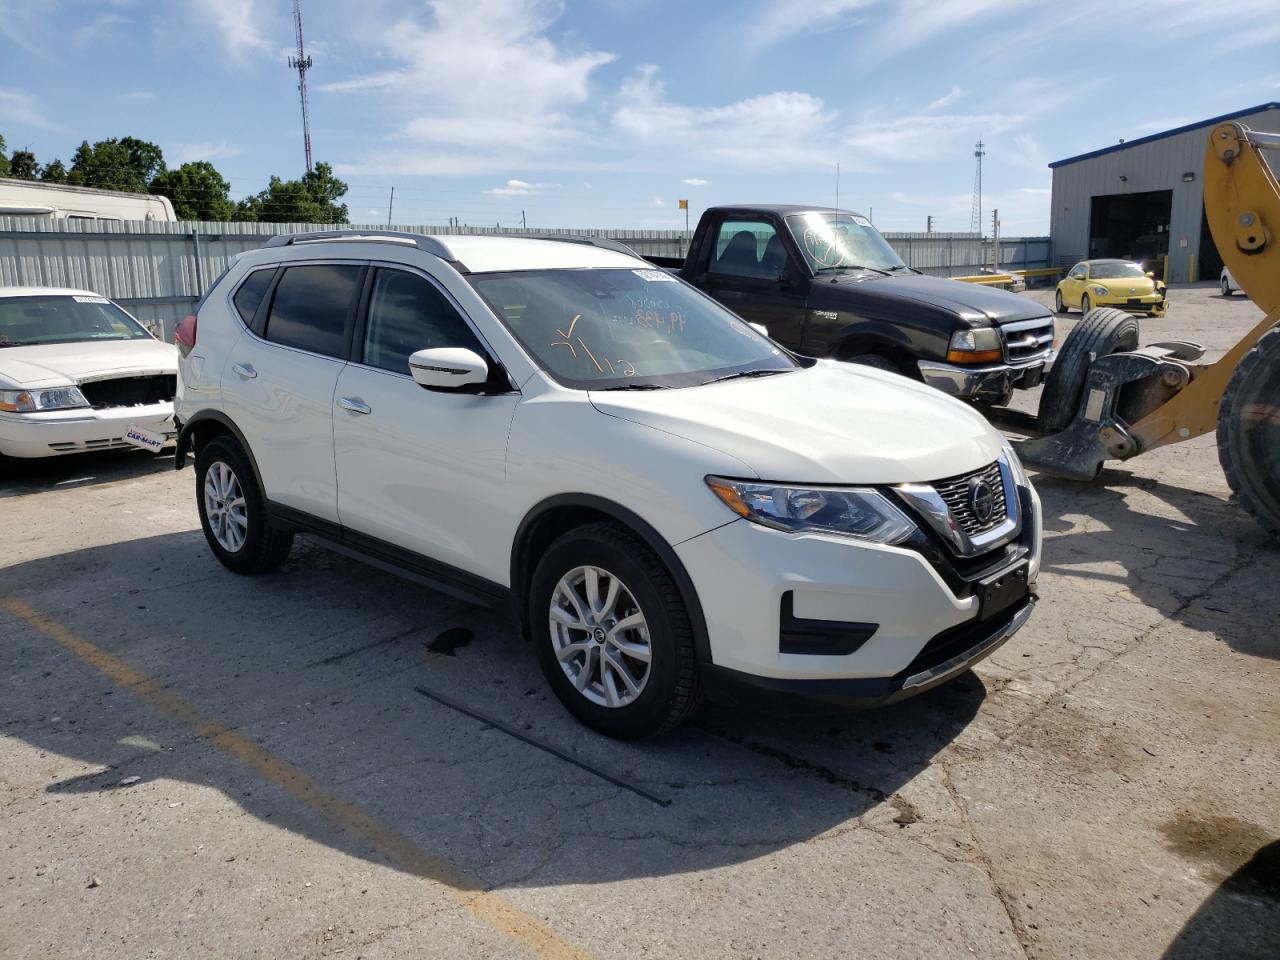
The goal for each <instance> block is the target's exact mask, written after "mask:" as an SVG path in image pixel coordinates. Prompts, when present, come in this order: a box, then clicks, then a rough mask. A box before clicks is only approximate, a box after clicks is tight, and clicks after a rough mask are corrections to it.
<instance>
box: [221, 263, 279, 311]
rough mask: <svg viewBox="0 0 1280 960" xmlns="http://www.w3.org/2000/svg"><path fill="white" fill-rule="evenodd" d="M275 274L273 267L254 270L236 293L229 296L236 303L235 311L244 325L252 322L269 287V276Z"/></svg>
mask: <svg viewBox="0 0 1280 960" xmlns="http://www.w3.org/2000/svg"><path fill="white" fill-rule="evenodd" d="M275 275H276V272H275V268H274V267H272V268H271V269H269V270H255V271H254V272H253V273H251V274H249V276H248V277H246V278H245V281H244V283H242V284H240V289H239V290H237V291H236V295H235V296H234V297H232V298H231V302H232V303H234V304H235V305H236V312H237V313H238V314H240V319H241V320H243V321H244V322H245V324H246V325H247V324H250V323H253V315H254V314H255V313H257V312H258V304H260V303H262V298H263V297H265V296H266V295H267V290H269V289H270V287H271V278H272V277H274V276H275Z"/></svg>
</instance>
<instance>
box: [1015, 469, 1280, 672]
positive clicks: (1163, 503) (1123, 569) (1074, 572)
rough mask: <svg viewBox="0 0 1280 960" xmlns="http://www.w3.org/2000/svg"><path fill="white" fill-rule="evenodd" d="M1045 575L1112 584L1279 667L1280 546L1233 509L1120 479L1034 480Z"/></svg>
mask: <svg viewBox="0 0 1280 960" xmlns="http://www.w3.org/2000/svg"><path fill="white" fill-rule="evenodd" d="M1034 482H1035V485H1036V489H1037V490H1038V491H1039V493H1040V497H1041V501H1042V503H1043V505H1044V530H1045V546H1044V564H1043V567H1042V569H1043V570H1044V571H1046V572H1048V573H1053V574H1058V575H1060V576H1064V577H1068V578H1073V579H1086V580H1093V581H1097V582H1099V583H1101V584H1104V585H1105V584H1114V585H1115V587H1116V588H1117V590H1119V589H1124V590H1127V591H1129V592H1130V593H1132V594H1133V596H1135V597H1137V598H1138V599H1139V600H1141V601H1142V602H1143V603H1145V604H1146V605H1148V606H1149V607H1151V608H1152V609H1154V610H1157V611H1159V612H1160V613H1161V614H1163V615H1164V616H1166V617H1170V618H1172V619H1174V620H1177V621H1178V622H1180V623H1184V624H1186V625H1188V626H1191V627H1193V628H1196V629H1200V630H1206V631H1211V632H1213V633H1215V634H1216V635H1217V636H1218V637H1219V638H1220V639H1221V640H1222V641H1223V642H1225V643H1227V644H1229V645H1230V646H1231V647H1232V648H1233V649H1235V650H1238V651H1240V652H1241V653H1246V654H1249V655H1251V656H1257V657H1270V658H1280V636H1277V634H1276V631H1275V629H1274V625H1275V624H1276V623H1280V593H1278V592H1277V591H1276V590H1275V589H1274V587H1273V586H1271V585H1272V584H1274V583H1275V582H1276V580H1277V578H1278V577H1280V545H1277V544H1276V542H1275V541H1274V540H1273V539H1271V538H1270V537H1268V536H1267V535H1266V534H1265V533H1264V532H1263V531H1262V529H1261V528H1260V527H1259V526H1258V525H1257V524H1256V523H1255V522H1254V520H1253V518H1251V517H1250V516H1249V515H1248V514H1247V513H1245V511H1244V510H1242V509H1241V508H1240V507H1239V506H1238V505H1237V504H1235V503H1234V502H1230V501H1225V500H1223V499H1221V498H1220V497H1216V496H1213V495H1212V494H1208V493H1202V492H1200V491H1197V490H1191V489H1187V488H1184V487H1179V486H1175V485H1173V484H1169V483H1164V482H1161V481H1159V480H1155V479H1153V478H1150V477H1144V476H1139V475H1136V474H1133V473H1131V472H1129V471H1126V470H1119V469H1114V468H1108V469H1104V470H1103V471H1102V473H1101V475H1100V476H1099V478H1098V479H1097V480H1096V481H1094V482H1093V483H1089V484H1081V483H1077V482H1075V481H1070V480H1061V479H1057V478H1052V477H1046V476H1036V477H1035V480H1034Z"/></svg>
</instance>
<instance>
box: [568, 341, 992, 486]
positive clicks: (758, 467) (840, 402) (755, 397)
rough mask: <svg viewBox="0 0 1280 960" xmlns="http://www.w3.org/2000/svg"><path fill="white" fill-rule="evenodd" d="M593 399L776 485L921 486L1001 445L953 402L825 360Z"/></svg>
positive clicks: (987, 458) (986, 457)
mask: <svg viewBox="0 0 1280 960" xmlns="http://www.w3.org/2000/svg"><path fill="white" fill-rule="evenodd" d="M590 396H591V402H592V404H594V405H595V407H596V409H598V410H599V411H600V412H601V413H605V414H608V415H609V416H611V417H619V418H621V419H623V420H630V421H633V422H635V423H640V424H644V425H646V426H650V427H654V428H656V429H658V430H663V431H666V432H667V433H671V434H675V435H676V436H679V437H684V438H685V439H688V440H693V441H696V442H697V443H701V444H703V445H705V446H708V447H712V448H714V449H716V450H718V451H720V452H721V453H726V454H729V455H730V456H733V457H737V458H738V459H739V460H742V461H743V462H744V463H746V464H747V465H749V466H750V467H751V468H752V469H753V470H755V471H756V473H757V474H758V475H759V477H760V478H763V479H767V480H775V481H778V482H780V483H812V484H846V485H847V484H864V483H865V484H889V483H924V482H928V481H932V480H940V479H942V478H944V477H952V476H955V475H956V474H959V473H966V472H968V471H970V470H976V469H978V468H979V467H982V466H985V465H986V464H988V463H990V462H991V461H993V460H995V459H996V457H997V456H999V454H1000V451H1001V449H1002V441H1001V438H1000V435H999V434H998V433H996V431H995V430H993V429H992V428H991V426H990V425H988V424H987V422H986V421H985V420H984V419H983V418H982V417H981V416H980V415H979V414H978V413H977V412H976V411H974V410H972V409H971V408H969V407H968V406H966V405H965V404H963V403H961V402H959V401H958V400H953V399H951V398H950V397H947V396H944V395H943V394H941V393H939V392H938V391H937V390H934V389H932V388H930V387H926V386H924V385H923V384H918V383H915V382H913V381H911V380H907V379H906V378H905V377H900V376H897V375H896V374H892V373H886V372H883V371H880V370H873V369H871V368H868V367H855V366H852V365H850V364H842V363H836V362H834V361H829V360H819V361H818V362H817V364H816V365H815V366H813V367H811V368H809V369H807V370H797V371H795V372H794V373H787V374H778V375H777V376H772V377H761V378H759V379H741V380H726V381H724V382H723V383H714V384H708V385H706V386H702V387H687V388H684V389H673V390H652V391H643V392H640V391H637V392H625V391H594V392H592V393H591V394H590Z"/></svg>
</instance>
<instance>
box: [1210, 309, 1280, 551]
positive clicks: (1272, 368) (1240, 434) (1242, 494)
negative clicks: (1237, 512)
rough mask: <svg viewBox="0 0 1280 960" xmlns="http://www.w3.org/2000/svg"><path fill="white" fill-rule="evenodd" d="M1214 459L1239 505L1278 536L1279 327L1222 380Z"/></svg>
mask: <svg viewBox="0 0 1280 960" xmlns="http://www.w3.org/2000/svg"><path fill="white" fill-rule="evenodd" d="M1218 459H1219V461H1221V463H1222V472H1223V473H1225V474H1226V475H1227V484H1228V485H1229V486H1230V487H1231V492H1232V493H1234V494H1235V495H1236V499H1237V500H1239V502H1240V506H1242V507H1244V509H1245V510H1247V511H1248V512H1249V513H1250V514H1252V515H1253V517H1254V519H1256V520H1257V521H1258V523H1260V524H1261V525H1262V528H1263V529H1264V530H1266V531H1267V532H1268V533H1270V534H1272V535H1275V536H1280V327H1273V328H1272V329H1271V330H1269V331H1268V332H1267V333H1264V334H1263V335H1262V338H1261V339H1260V340H1258V342H1257V343H1256V344H1254V346H1253V349H1252V350H1250V351H1249V352H1248V353H1246V354H1245V355H1244V357H1243V358H1242V359H1241V360H1240V363H1239V365H1238V366H1237V367H1236V369H1235V372H1234V373H1232V374H1231V379H1230V380H1229V381H1228V382H1227V389H1226V391H1225V392H1224V393H1223V395H1222V405H1221V406H1220V407H1219V408H1218Z"/></svg>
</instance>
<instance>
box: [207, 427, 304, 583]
mask: <svg viewBox="0 0 1280 960" xmlns="http://www.w3.org/2000/svg"><path fill="white" fill-rule="evenodd" d="M196 504H197V506H198V508H199V510H200V526H201V528H203V530H204V538H205V540H207V541H208V543H209V549H211V550H212V551H213V555H214V556H215V557H217V558H218V560H219V562H220V563H221V564H222V565H223V566H224V567H226V568H227V569H228V570H233V571H235V572H236V573H244V574H256V573H266V572H267V571H268V570H274V569H275V568H276V567H278V566H280V565H281V564H282V563H284V562H285V560H287V559H288V557H289V551H290V550H291V549H292V548H293V534H292V533H285V532H283V531H280V530H276V529H274V528H273V527H272V526H271V525H270V523H269V522H268V521H267V501H266V498H265V497H264V496H263V495H262V490H261V489H260V488H259V486H258V481H257V477H256V475H255V474H254V472H253V466H252V464H250V462H249V457H248V455H247V454H246V453H245V452H244V449H243V448H242V447H241V446H240V444H239V443H237V442H236V440H234V439H233V438H231V437H216V438H214V439H213V440H210V441H209V442H208V443H206V444H205V445H204V446H203V447H201V448H200V452H199V454H198V455H197V456H196Z"/></svg>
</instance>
